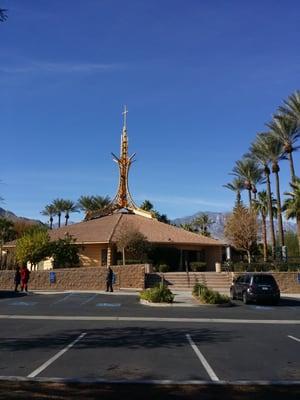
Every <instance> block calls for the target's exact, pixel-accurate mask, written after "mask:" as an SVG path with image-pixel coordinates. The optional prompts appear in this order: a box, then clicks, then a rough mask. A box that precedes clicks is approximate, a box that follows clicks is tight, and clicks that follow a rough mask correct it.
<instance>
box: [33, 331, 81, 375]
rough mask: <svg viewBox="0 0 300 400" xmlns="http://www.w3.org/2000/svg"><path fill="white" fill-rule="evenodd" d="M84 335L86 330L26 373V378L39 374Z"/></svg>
mask: <svg viewBox="0 0 300 400" xmlns="http://www.w3.org/2000/svg"><path fill="white" fill-rule="evenodd" d="M85 335H86V332H83V333H81V334H80V335H79V336H78V338H77V339H75V340H74V341H73V342H72V343H70V344H68V346H67V347H65V348H64V349H62V350H61V351H59V352H58V353H57V354H56V355H55V356H53V357H51V358H50V359H49V360H48V361H46V362H45V363H44V364H42V365H41V366H40V367H39V368H37V369H35V370H34V371H33V372H31V374H29V375H27V378H34V377H36V376H37V375H39V374H40V373H41V372H42V371H44V369H46V368H47V367H49V365H51V364H52V363H53V362H54V361H56V360H57V359H58V358H59V357H61V356H62V355H63V354H64V353H66V352H67V351H68V350H70V348H71V347H73V346H74V345H75V344H76V343H77V342H79V340H80V339H82V338H83V337H84V336H85Z"/></svg>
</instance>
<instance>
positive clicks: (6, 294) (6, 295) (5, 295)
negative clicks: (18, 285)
mask: <svg viewBox="0 0 300 400" xmlns="http://www.w3.org/2000/svg"><path fill="white" fill-rule="evenodd" d="M23 296H27V294H26V293H23V292H14V291H13V290H0V299H11V298H16V297H23Z"/></svg>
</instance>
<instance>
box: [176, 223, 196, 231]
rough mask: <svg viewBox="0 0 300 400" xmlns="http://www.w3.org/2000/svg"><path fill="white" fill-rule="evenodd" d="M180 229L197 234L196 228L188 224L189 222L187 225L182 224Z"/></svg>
mask: <svg viewBox="0 0 300 400" xmlns="http://www.w3.org/2000/svg"><path fill="white" fill-rule="evenodd" d="M179 227H180V228H182V229H184V230H186V231H188V232H193V233H195V231H196V229H195V226H194V225H193V224H192V223H188V222H186V223H185V224H180V225H179Z"/></svg>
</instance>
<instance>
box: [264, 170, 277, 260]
mask: <svg viewBox="0 0 300 400" xmlns="http://www.w3.org/2000/svg"><path fill="white" fill-rule="evenodd" d="M265 175H266V179H267V195H268V208H269V216H270V235H271V247H272V258H273V259H275V248H276V240H275V231H274V216H273V208H272V194H271V193H272V192H271V182H270V169H269V168H268V167H265Z"/></svg>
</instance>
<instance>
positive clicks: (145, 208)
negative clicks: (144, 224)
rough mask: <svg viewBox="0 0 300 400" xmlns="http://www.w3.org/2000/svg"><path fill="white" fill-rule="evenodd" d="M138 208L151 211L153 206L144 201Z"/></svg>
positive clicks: (149, 202)
mask: <svg viewBox="0 0 300 400" xmlns="http://www.w3.org/2000/svg"><path fill="white" fill-rule="evenodd" d="M140 208H141V209H142V210H145V211H153V209H154V206H153V204H152V203H151V201H149V200H144V201H143V203H142V204H141V205H140Z"/></svg>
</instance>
